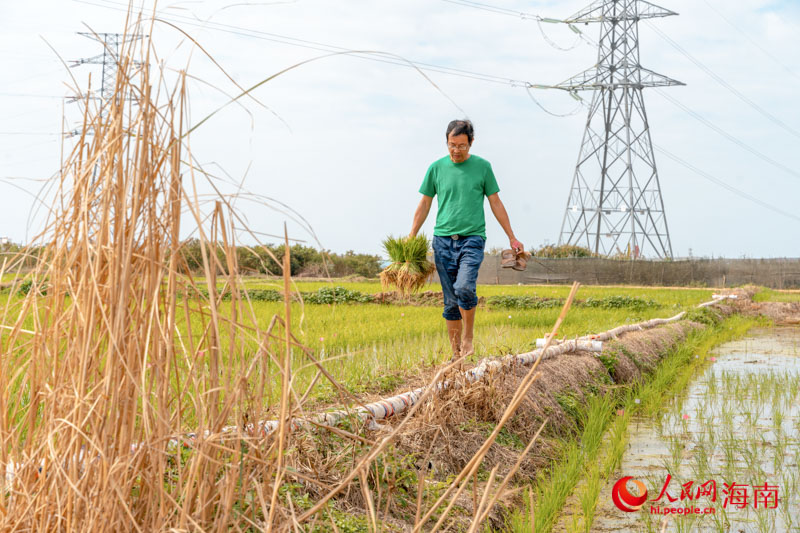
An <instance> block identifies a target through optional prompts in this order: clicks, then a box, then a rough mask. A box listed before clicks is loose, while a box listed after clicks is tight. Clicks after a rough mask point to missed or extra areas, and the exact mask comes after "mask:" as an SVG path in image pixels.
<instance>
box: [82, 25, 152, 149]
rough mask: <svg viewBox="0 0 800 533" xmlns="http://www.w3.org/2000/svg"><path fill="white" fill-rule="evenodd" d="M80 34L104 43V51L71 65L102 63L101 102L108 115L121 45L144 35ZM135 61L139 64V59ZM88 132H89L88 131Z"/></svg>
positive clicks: (102, 113)
mask: <svg viewBox="0 0 800 533" xmlns="http://www.w3.org/2000/svg"><path fill="white" fill-rule="evenodd" d="M78 35H83V36H84V37H88V38H90V39H93V40H99V41H100V43H102V45H103V53H102V54H99V55H96V56H94V57H87V58H83V59H77V60H75V61H72V62H71V63H72V64H71V65H70V66H71V67H78V66H81V65H87V64H89V65H102V69H103V70H102V75H101V77H100V96H99V99H100V102H101V106H100V109H101V117H102V116H105V115H106V112H107V110H108V106H107V105H106V103H107V102H109V101H110V100H111V99H112V98H114V92H115V90H116V85H117V67H118V65H119V53H120V47H121V46H122V44H123V43H130V42H132V41H138V40H139V39H142V38H143V37H144V36H143V35H141V34H133V35H131V34H128V35H125V34H122V33H88V32H78ZM134 63H136V64H138V63H139V62H138V61H135V62H134ZM81 98H82V97H74V98H71V99H70V101H76V100H79V99H81ZM89 98H90V99H97V98H98V97H97V96H91V95H90V96H89ZM87 133H88V132H87Z"/></svg>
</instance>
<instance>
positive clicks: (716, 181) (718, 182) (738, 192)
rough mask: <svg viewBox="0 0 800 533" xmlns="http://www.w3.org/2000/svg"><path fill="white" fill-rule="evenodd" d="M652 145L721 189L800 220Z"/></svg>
mask: <svg viewBox="0 0 800 533" xmlns="http://www.w3.org/2000/svg"><path fill="white" fill-rule="evenodd" d="M653 146H654V147H655V148H656V149H657V150H658V151H659V152H661V153H662V154H664V155H665V156H667V157H668V158H670V159H672V160H673V161H675V162H676V163H678V164H680V165H682V166H684V167H686V168H687V169H689V170H691V171H692V172H694V173H695V174H697V175H698V176H700V177H701V178H704V179H706V180H708V181H710V182H711V183H714V184H715V185H718V186H720V187H722V188H723V189H726V190H728V191H729V192H732V193H733V194H735V195H737V196H740V197H742V198H744V199H745V200H748V201H750V202H753V203H755V204H758V205H760V206H761V207H763V208H764V209H769V210H770V211H772V212H774V213H778V214H779V215H783V216H785V217H787V218H791V219H793V220H796V221H798V222H800V216H797V215H795V214H794V213H790V212H788V211H784V210H783V209H781V208H779V207H776V206H774V205H772V204H769V203H767V202H765V201H763V200H759V199H758V198H756V197H755V196H753V195H751V194H749V193H746V192H744V191H742V190H740V189H737V188H736V187H734V186H732V185H728V184H727V183H725V181H724V180H721V179H720V178H718V177H716V176H714V175H712V174H709V173H708V172H706V171H704V170H701V169H699V168H697V167H696V166H694V165H693V164H691V163H689V162H688V161H685V160H684V159H681V158H680V157H678V156H677V155H675V154H673V153H672V152H669V151H668V150H665V149H664V148H662V147H661V146H658V145H656V144H653Z"/></svg>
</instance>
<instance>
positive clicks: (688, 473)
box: [591, 328, 800, 532]
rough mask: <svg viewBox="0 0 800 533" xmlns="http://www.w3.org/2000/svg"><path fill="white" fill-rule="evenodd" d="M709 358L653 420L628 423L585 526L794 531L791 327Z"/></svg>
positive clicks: (795, 404)
mask: <svg viewBox="0 0 800 533" xmlns="http://www.w3.org/2000/svg"><path fill="white" fill-rule="evenodd" d="M712 355H713V357H712V358H711V361H710V363H709V364H708V366H706V367H704V370H703V372H702V374H700V375H698V376H697V377H696V378H695V379H694V380H693V381H692V382H691V383H690V385H689V388H688V390H687V391H685V392H684V393H683V394H681V395H679V397H678V398H676V399H675V400H674V401H672V402H670V403H669V404H668V405H667V406H665V410H664V411H663V414H662V415H661V416H660V417H658V418H656V419H653V418H638V419H633V420H631V422H630V424H629V426H628V435H629V441H628V447H627V450H626V452H625V455H624V457H623V459H622V461H621V464H620V467H619V468H618V469H617V471H616V473H614V474H612V476H611V478H610V479H609V482H608V484H607V485H606V486H605V487H603V488H602V489H601V491H600V497H599V500H598V503H597V509H596V514H595V519H594V523H593V524H592V525H591V531H593V532H594V531H631V532H633V531H656V532H660V531H681V532H684V531H685V532H689V531H725V532H728V531H730V532H751V531H752V532H766V531H770V532H771V531H776V532H789V531H798V532H800V479H799V478H800V470H799V467H798V464H799V463H800V328H772V329H760V330H754V331H751V332H750V334H749V335H748V336H747V337H746V338H743V339H741V340H738V341H734V342H729V343H726V344H724V345H722V346H720V347H719V348H717V349H716V350H715V352H714V353H713V354H712ZM626 476H631V478H632V479H630V480H628V481H627V482H622V483H617V482H618V480H620V479H621V478H624V477H626ZM637 481H639V482H640V483H638V484H637V483H636V482H637ZM615 484H616V489H614V486H615ZM642 484H643V485H642ZM642 486H643V487H644V488H645V489H646V491H647V496H646V500H645V501H644V502H641V499H642V498H639V499H638V500H637V496H639V495H641V496H642V497H643V496H644V495H643V494H642V491H641V489H640V488H639V487H642ZM626 489H627V494H626ZM612 491H615V492H616V493H617V498H616V499H617V501H618V503H620V504H621V505H622V507H627V508H629V509H632V508H635V507H637V506H638V505H641V508H639V509H638V510H633V511H630V512H626V511H624V510H621V509H620V508H619V506H618V505H617V504H615V502H614V501H613V499H612ZM620 495H621V496H620ZM626 501H627V502H628V503H626ZM687 509H690V510H691V511H687ZM679 510H680V511H679ZM678 512H681V513H687V514H677V513H678ZM688 513H691V514H688Z"/></svg>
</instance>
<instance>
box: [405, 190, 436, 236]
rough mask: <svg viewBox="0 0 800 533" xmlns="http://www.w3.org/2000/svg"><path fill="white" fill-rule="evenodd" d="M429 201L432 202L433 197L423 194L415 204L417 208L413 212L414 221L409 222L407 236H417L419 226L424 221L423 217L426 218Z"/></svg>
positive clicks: (429, 206) (429, 205)
mask: <svg viewBox="0 0 800 533" xmlns="http://www.w3.org/2000/svg"><path fill="white" fill-rule="evenodd" d="M431 203H433V197H432V196H427V195H425V194H423V195H422V199H421V200H420V201H419V205H417V210H416V211H415V212H414V221H413V222H412V223H411V233H409V234H408V236H409V237H416V236H417V232H418V231H419V228H421V227H422V224H424V223H425V219H426V218H428V212H429V211H430V210H431Z"/></svg>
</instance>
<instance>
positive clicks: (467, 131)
mask: <svg viewBox="0 0 800 533" xmlns="http://www.w3.org/2000/svg"><path fill="white" fill-rule="evenodd" d="M451 133H452V134H453V135H466V136H467V139H468V140H469V144H472V140H473V139H474V138H475V128H474V127H473V126H472V122H471V121H469V120H467V119H464V120H451V121H450V124H448V125H447V131H446V132H445V134H444V138H445V139H447V140H450V134H451Z"/></svg>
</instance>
